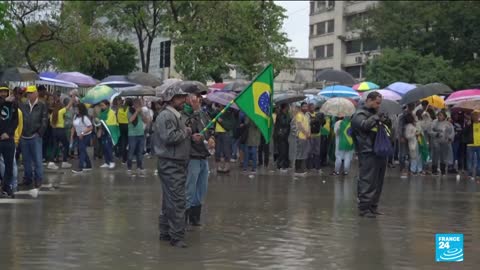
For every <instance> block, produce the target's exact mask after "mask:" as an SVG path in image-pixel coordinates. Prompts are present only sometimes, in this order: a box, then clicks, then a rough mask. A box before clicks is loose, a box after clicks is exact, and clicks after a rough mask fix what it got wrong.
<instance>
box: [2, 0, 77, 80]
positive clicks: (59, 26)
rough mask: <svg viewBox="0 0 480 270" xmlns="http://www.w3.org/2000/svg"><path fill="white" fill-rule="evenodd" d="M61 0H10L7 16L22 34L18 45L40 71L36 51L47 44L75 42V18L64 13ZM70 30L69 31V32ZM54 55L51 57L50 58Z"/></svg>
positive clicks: (33, 68)
mask: <svg viewBox="0 0 480 270" xmlns="http://www.w3.org/2000/svg"><path fill="white" fill-rule="evenodd" d="M61 8H62V3H61V2H55V1H10V2H9V5H8V9H7V11H8V17H9V19H10V20H11V22H12V25H13V28H14V29H15V30H16V32H17V33H18V36H19V40H18V45H19V46H20V47H21V48H22V50H23V57H24V59H25V61H26V62H27V64H28V66H29V67H30V69H32V70H33V71H35V72H38V63H36V62H35V60H34V54H36V53H38V51H39V50H41V47H42V46H43V45H45V44H47V43H57V44H58V45H61V46H68V45H69V44H72V43H75V37H76V36H75V35H72V33H74V31H72V30H71V29H74V28H76V27H77V26H78V25H76V24H75V23H76V21H74V20H71V18H68V17H65V16H61ZM67 33H68V34H67ZM52 58H54V56H53V55H51V56H50V60H51V59H52Z"/></svg>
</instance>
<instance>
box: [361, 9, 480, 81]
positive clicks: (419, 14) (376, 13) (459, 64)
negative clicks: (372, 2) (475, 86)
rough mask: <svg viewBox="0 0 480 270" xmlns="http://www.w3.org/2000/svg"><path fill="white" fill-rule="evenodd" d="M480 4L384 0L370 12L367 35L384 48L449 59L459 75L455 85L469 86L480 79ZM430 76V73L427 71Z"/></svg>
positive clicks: (365, 30)
mask: <svg viewBox="0 0 480 270" xmlns="http://www.w3.org/2000/svg"><path fill="white" fill-rule="evenodd" d="M478 14H480V5H479V4H478V2H476V1H426V2H425V1H382V2H380V3H379V4H377V5H376V7H375V8H373V9H371V10H370V11H369V19H368V21H367V22H366V23H365V24H364V27H362V37H363V38H373V39H375V40H377V41H378V42H379V43H380V46H381V47H382V48H397V49H400V50H399V51H398V52H399V53H404V52H405V51H404V49H408V50H412V51H414V52H415V53H418V54H419V55H421V56H427V55H430V54H431V55H432V56H436V57H441V58H443V59H444V60H447V61H448V63H449V65H451V66H452V67H453V68H454V69H455V70H456V72H457V74H458V75H459V78H457V79H456V82H455V84H456V85H457V86H458V87H462V88H463V87H465V88H467V87H469V86H470V85H469V83H470V81H475V80H476V81H477V82H480V74H478V73H476V74H473V77H469V76H466V74H471V73H472V72H471V71H470V70H468V69H467V67H468V68H470V69H474V70H478V69H477V67H478V60H476V59H475V58H476V55H477V54H478V48H479V47H480V32H479V31H478V29H479V28H480V17H479V16H478ZM425 75H427V74H425Z"/></svg>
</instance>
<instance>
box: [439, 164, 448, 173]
mask: <svg viewBox="0 0 480 270" xmlns="http://www.w3.org/2000/svg"><path fill="white" fill-rule="evenodd" d="M445 169H446V168H445V163H440V172H442V175H446V174H447V173H446V170H445Z"/></svg>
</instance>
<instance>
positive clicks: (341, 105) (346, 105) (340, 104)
mask: <svg viewBox="0 0 480 270" xmlns="http://www.w3.org/2000/svg"><path fill="white" fill-rule="evenodd" d="M320 112H322V113H324V114H326V115H331V116H337V117H341V116H350V115H352V114H353V113H354V112H355V106H354V105H353V103H352V102H351V101H350V100H348V99H346V98H339V97H336V98H331V99H329V100H327V101H326V102H325V103H324V104H323V105H322V107H321V108H320Z"/></svg>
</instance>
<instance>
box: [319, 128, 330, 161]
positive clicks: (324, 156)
mask: <svg viewBox="0 0 480 270" xmlns="http://www.w3.org/2000/svg"><path fill="white" fill-rule="evenodd" d="M329 148H330V147H329V143H328V136H327V135H321V136H320V164H321V165H322V166H327V163H328V149H329Z"/></svg>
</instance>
